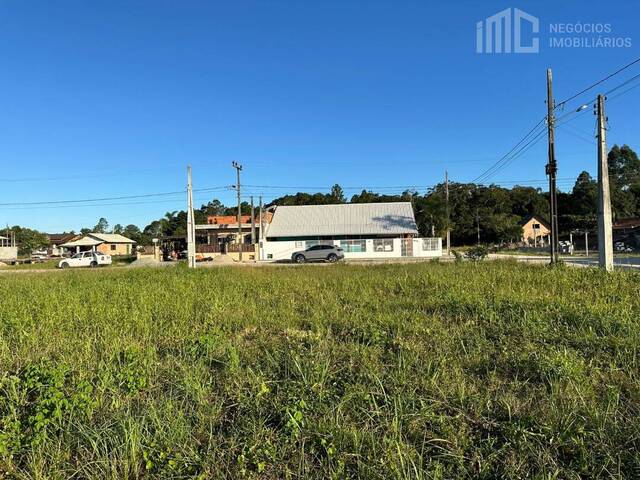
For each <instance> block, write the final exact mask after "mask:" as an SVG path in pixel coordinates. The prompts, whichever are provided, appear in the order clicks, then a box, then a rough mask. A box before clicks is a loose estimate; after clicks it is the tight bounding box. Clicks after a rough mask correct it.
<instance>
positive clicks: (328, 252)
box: [291, 245, 344, 263]
mask: <svg viewBox="0 0 640 480" xmlns="http://www.w3.org/2000/svg"><path fill="white" fill-rule="evenodd" d="M343 258H344V252H343V251H342V249H341V248H340V247H336V246H335V245H314V246H312V247H309V248H307V249H306V250H301V251H299V252H293V254H292V255H291V260H293V261H294V262H296V263H304V262H312V261H320V260H324V261H326V262H332V263H333V262H337V261H338V260H341V259H343Z"/></svg>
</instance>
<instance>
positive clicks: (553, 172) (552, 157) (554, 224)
mask: <svg viewBox="0 0 640 480" xmlns="http://www.w3.org/2000/svg"><path fill="white" fill-rule="evenodd" d="M551 83H552V78H551V69H550V68H549V69H547V133H548V136H549V163H547V166H546V173H547V175H549V207H550V208H549V210H550V212H551V219H550V220H551V222H550V226H551V229H550V230H551V242H550V249H549V254H550V256H551V264H555V263H558V196H557V192H556V178H557V176H558V164H557V163H556V150H555V149H556V145H555V134H554V122H555V119H554V115H553V110H554V108H555V104H554V103H553V89H552V85H551Z"/></svg>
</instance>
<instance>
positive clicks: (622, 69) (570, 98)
mask: <svg viewBox="0 0 640 480" xmlns="http://www.w3.org/2000/svg"><path fill="white" fill-rule="evenodd" d="M638 62H640V58H636V59H635V60H633V61H631V62H629V63H627V64H626V65H625V66H623V67H621V68H619V69H618V70H616V71H615V72H613V73H610V74H609V75H607V76H606V77H604V78H601V79H600V80H598V81H597V82H595V83H593V84H591V85H589V86H588V87H587V88H584V89H582V90H580V91H579V92H578V93H576V94H574V95H571V96H570V97H569V98H567V99H565V100H563V101H562V102H560V103H558V104H557V105H556V106H555V107H554V109H557V108H560V107H563V106H564V105H565V104H566V103H567V102H570V101H571V100H573V99H574V98H577V97H579V96H580V95H582V94H583V93H586V92H588V91H589V90H592V89H593V88H595V87H597V86H598V85H600V84H602V83H604V82H606V81H607V80H609V79H610V78H612V77H614V76H616V75H618V74H619V73H621V72H623V71H624V70H626V69H627V68H629V67H631V66H633V65H635V64H636V63H638Z"/></svg>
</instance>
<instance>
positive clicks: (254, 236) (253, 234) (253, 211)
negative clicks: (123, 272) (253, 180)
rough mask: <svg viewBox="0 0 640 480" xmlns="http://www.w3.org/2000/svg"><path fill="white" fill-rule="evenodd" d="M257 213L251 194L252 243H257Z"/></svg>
mask: <svg viewBox="0 0 640 480" xmlns="http://www.w3.org/2000/svg"><path fill="white" fill-rule="evenodd" d="M255 217H256V214H255V210H254V208H253V195H251V245H255V243H256V220H255Z"/></svg>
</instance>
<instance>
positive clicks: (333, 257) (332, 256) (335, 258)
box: [327, 253, 338, 263]
mask: <svg viewBox="0 0 640 480" xmlns="http://www.w3.org/2000/svg"><path fill="white" fill-rule="evenodd" d="M327 260H328V261H329V262H331V263H335V262H337V261H338V256H337V255H336V254H335V253H330V254H329V256H328V257H327Z"/></svg>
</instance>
